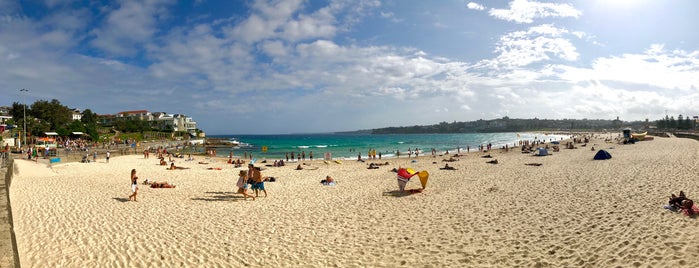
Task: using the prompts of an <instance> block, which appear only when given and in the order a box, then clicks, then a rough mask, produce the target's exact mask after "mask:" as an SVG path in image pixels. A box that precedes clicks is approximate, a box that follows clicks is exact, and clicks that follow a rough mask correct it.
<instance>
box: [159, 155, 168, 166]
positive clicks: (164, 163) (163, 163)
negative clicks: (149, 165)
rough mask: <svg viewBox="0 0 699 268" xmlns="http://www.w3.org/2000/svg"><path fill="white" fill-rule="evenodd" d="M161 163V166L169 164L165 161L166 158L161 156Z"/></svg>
mask: <svg viewBox="0 0 699 268" xmlns="http://www.w3.org/2000/svg"><path fill="white" fill-rule="evenodd" d="M160 165H161V166H167V162H165V158H162V157H161V158H160Z"/></svg>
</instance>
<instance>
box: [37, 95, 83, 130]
mask: <svg viewBox="0 0 699 268" xmlns="http://www.w3.org/2000/svg"><path fill="white" fill-rule="evenodd" d="M31 107H32V109H31V114H32V115H33V116H34V117H36V118H38V119H40V120H41V121H42V122H46V123H48V126H49V129H58V128H60V127H65V126H66V125H67V124H68V123H69V122H70V121H71V120H72V116H73V112H72V111H71V110H70V109H69V108H68V107H66V106H63V105H61V102H59V101H58V100H56V99H53V100H51V102H48V101H45V100H38V101H36V102H34V103H33V104H32V106H31Z"/></svg>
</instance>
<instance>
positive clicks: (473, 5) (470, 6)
mask: <svg viewBox="0 0 699 268" xmlns="http://www.w3.org/2000/svg"><path fill="white" fill-rule="evenodd" d="M466 7H468V9H473V10H485V6H483V5H481V4H478V3H474V2H468V4H466Z"/></svg>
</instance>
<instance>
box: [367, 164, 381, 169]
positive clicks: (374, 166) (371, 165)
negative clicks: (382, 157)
mask: <svg viewBox="0 0 699 268" xmlns="http://www.w3.org/2000/svg"><path fill="white" fill-rule="evenodd" d="M367 169H379V166H378V165H377V164H374V163H370V164H369V167H368V168H367Z"/></svg>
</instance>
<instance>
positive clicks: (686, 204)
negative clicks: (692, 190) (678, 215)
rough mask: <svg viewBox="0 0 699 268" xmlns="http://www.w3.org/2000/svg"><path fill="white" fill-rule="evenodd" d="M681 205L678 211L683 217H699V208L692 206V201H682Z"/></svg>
mask: <svg viewBox="0 0 699 268" xmlns="http://www.w3.org/2000/svg"><path fill="white" fill-rule="evenodd" d="M681 205H682V208H681V209H680V211H682V213H683V214H684V215H686V216H690V217H696V215H699V208H697V207H696V206H694V201H692V200H691V199H685V200H682V204H681Z"/></svg>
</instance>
